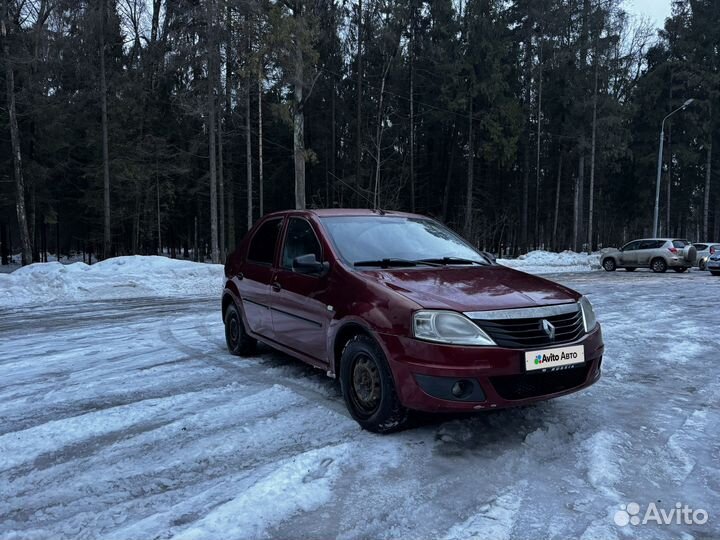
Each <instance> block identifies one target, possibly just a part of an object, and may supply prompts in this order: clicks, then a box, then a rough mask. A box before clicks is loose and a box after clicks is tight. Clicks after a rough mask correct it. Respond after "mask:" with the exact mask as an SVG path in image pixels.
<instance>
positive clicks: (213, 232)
mask: <svg viewBox="0 0 720 540" xmlns="http://www.w3.org/2000/svg"><path fill="white" fill-rule="evenodd" d="M207 5H208V13H207V15H208V21H207V32H208V40H207V41H208V44H207V45H208V49H207V54H208V59H207V64H208V95H207V99H208V146H209V149H208V154H209V158H210V256H211V258H212V262H213V263H215V264H217V263H219V262H220V249H219V246H218V207H217V206H218V201H217V163H216V156H217V154H216V149H215V140H216V137H217V133H216V131H217V130H216V126H215V122H216V118H215V115H216V106H215V105H216V104H215V89H216V88H217V86H216V69H217V68H216V66H217V62H216V60H217V58H216V48H215V39H214V32H215V28H214V23H215V9H214V0H208V4H207Z"/></svg>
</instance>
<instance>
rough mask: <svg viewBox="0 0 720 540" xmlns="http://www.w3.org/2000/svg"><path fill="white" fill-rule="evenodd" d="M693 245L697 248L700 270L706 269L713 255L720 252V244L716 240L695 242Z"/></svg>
mask: <svg viewBox="0 0 720 540" xmlns="http://www.w3.org/2000/svg"><path fill="white" fill-rule="evenodd" d="M693 246H695V249H697V267H698V268H699V269H700V270H705V269H706V267H707V262H708V259H709V258H710V256H711V255H714V254H715V253H716V252H720V244H717V243H714V242H695V243H694V244H693Z"/></svg>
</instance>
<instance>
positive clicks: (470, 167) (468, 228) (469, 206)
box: [463, 96, 475, 240]
mask: <svg viewBox="0 0 720 540" xmlns="http://www.w3.org/2000/svg"><path fill="white" fill-rule="evenodd" d="M468 101H469V102H470V103H469V106H468V162H467V190H466V192H465V224H464V226H463V232H464V234H465V238H467V239H468V240H470V235H471V234H472V213H473V174H474V171H475V141H474V139H473V100H472V96H470V99H469V100H468Z"/></svg>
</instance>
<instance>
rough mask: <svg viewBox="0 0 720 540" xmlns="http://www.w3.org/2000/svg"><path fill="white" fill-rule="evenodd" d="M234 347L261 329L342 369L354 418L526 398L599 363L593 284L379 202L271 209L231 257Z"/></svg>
mask: <svg viewBox="0 0 720 540" xmlns="http://www.w3.org/2000/svg"><path fill="white" fill-rule="evenodd" d="M225 276H226V278H227V279H226V284H225V290H224V294H223V299H222V313H223V320H224V322H225V336H226V341H227V346H228V349H229V350H230V352H231V353H233V354H237V355H249V354H252V352H253V349H254V346H255V344H256V342H257V340H260V341H262V342H264V343H266V344H268V345H270V346H271V347H274V348H276V349H279V350H281V351H284V352H285V353H287V354H289V355H291V356H294V357H296V358H298V359H300V360H302V361H304V362H307V363H308V364H311V365H312V366H315V367H317V368H320V369H322V370H324V371H326V373H327V374H328V375H329V376H330V377H337V378H339V379H340V386H341V390H342V395H343V398H344V400H345V403H346V405H347V408H348V409H349V411H350V414H351V415H352V416H353V418H354V419H355V420H356V421H357V422H358V423H359V424H360V425H361V426H362V427H363V428H365V429H368V430H371V431H375V432H389V431H393V430H396V429H398V428H400V427H401V426H402V425H403V424H404V423H405V422H406V420H407V417H408V410H410V409H415V410H421V411H479V410H487V409H495V408H501V407H511V406H516V405H525V404H527V403H531V402H534V401H539V400H544V399H549V398H554V397H557V396H561V395H564V394H568V393H571V392H574V391H577V390H580V389H582V388H585V387H587V386H589V385H591V384H593V383H594V382H596V381H597V380H598V379H599V377H600V366H601V362H602V354H603V340H602V335H601V331H600V325H599V324H598V323H597V321H596V319H595V315H594V313H593V309H592V306H591V304H590V302H589V301H588V300H587V298H584V297H583V296H581V295H580V294H578V293H577V292H575V291H572V290H570V289H568V288H566V287H563V286H561V285H558V284H556V283H553V282H551V281H547V280H545V279H542V278H539V277H536V276H531V275H528V274H524V273H522V272H518V271H516V270H512V269H510V268H505V267H503V266H499V265H496V264H494V263H493V262H491V261H490V260H489V259H487V258H486V257H485V256H483V255H482V254H481V253H480V252H478V251H476V250H475V249H474V248H473V247H472V246H470V245H469V244H467V243H466V242H465V241H464V240H463V239H462V238H460V237H459V236H457V235H456V234H455V233H453V232H452V231H450V230H449V229H447V228H446V227H444V226H443V225H441V224H439V223H437V222H436V221H433V220H431V219H428V218H425V217H422V216H418V215H412V214H402V213H395V212H383V211H370V210H337V209H336V210H308V211H287V212H279V213H275V214H270V215H267V216H265V217H264V218H262V219H261V220H260V221H258V223H256V224H255V226H254V227H253V228H252V230H250V232H249V233H248V234H247V236H246V237H245V238H244V239H243V241H242V243H241V244H240V247H239V248H238V249H237V250H236V251H235V252H234V253H232V254H231V255H230V256H229V257H228V260H227V262H226V265H225Z"/></svg>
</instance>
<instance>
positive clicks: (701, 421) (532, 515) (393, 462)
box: [0, 261, 720, 540]
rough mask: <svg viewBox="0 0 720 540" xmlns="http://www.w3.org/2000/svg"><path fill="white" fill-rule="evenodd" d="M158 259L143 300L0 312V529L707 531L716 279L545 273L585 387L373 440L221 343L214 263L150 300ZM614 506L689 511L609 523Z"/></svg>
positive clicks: (342, 533) (299, 374) (311, 391)
mask: <svg viewBox="0 0 720 540" xmlns="http://www.w3.org/2000/svg"><path fill="white" fill-rule="evenodd" d="M140 262H142V261H140ZM165 264H166V263H165V262H164V261H163V262H162V265H161V266H165ZM183 264H185V263H183ZM187 264H192V263H187ZM174 265H175V262H171V263H167V268H163V269H156V270H157V271H156V272H151V273H149V274H148V275H152V276H158V277H157V281H154V280H155V278H153V279H152V280H149V279H147V276H146V281H148V282H149V283H145V285H144V286H143V288H142V289H139V290H140V291H141V292H142V294H145V293H147V292H148V291H150V292H151V293H152V294H153V295H154V296H155V297H154V298H143V297H136V298H130V297H125V298H117V299H114V300H111V301H108V300H99V301H98V300H95V301H90V300H88V299H87V298H86V297H84V296H83V297H82V302H81V303H73V302H69V301H68V297H65V301H63V302H48V303H45V304H44V305H43V306H42V307H38V306H30V305H29V304H32V303H33V302H28V307H15V308H13V309H0V493H2V494H3V496H2V497H0V538H18V539H20V538H22V539H25V538H33V539H34V538H53V539H64V538H68V539H70V538H99V537H102V538H115V539H128V538H173V537H177V538H187V539H210V538H218V537H222V538H228V539H231V538H237V539H252V538H339V539H361V538H400V539H405V538H428V539H435V538H438V539H440V538H446V539H450V540H455V539H458V540H459V539H470V538H479V539H491V538H492V539H495V538H497V539H502V538H504V539H515V538H517V539H523V540H534V539H542V538H583V539H585V540H593V539H600V540H602V539H613V538H615V539H619V540H622V539H626V538H633V539H635V538H637V539H640V540H643V539H647V540H650V539H653V540H669V539H671V538H679V537H683V538H697V539H700V538H720V524H719V520H718V512H719V511H720V440H719V439H718V437H717V433H718V432H719V431H720V416H719V414H718V412H719V408H720V404H719V402H718V398H717V389H718V388H720V375H719V374H718V369H717V361H716V359H717V346H716V344H715V343H714V341H715V340H714V338H713V336H715V334H716V332H717V328H718V325H719V324H720V312H719V311H718V310H717V305H716V301H715V297H714V296H715V295H712V294H708V291H711V290H714V289H715V288H717V287H718V286H720V280H719V279H718V278H712V277H711V276H709V275H708V274H707V273H705V272H698V271H693V272H690V273H689V274H674V273H672V274H664V275H655V274H652V273H650V272H644V271H638V272H635V273H633V274H629V273H625V272H616V273H612V274H608V273H605V272H595V273H577V274H558V275H555V276H553V279H556V280H558V281H560V282H561V283H563V284H565V285H568V286H570V287H573V288H575V289H577V290H579V291H580V292H582V293H584V294H586V295H588V297H589V298H590V299H591V300H592V301H593V303H594V305H595V308H596V311H597V313H598V317H599V319H600V320H601V322H602V323H603V331H604V335H605V340H606V355H605V359H604V376H603V378H602V379H601V380H600V381H599V382H598V383H597V384H596V385H594V386H593V387H591V388H589V389H588V390H586V391H583V392H580V393H577V394H573V395H570V396H566V397H564V398H561V399H557V400H554V401H550V402H545V403H541V404H538V405H535V406H531V407H525V408H522V409H513V410H503V411H492V412H485V413H482V414H477V415H474V416H421V417H420V418H419V419H418V421H417V425H416V426H415V427H414V428H413V429H409V430H407V431H404V432H402V433H398V434H394V435H389V436H378V435H373V434H370V433H367V432H364V431H362V430H360V429H359V427H358V426H357V424H356V423H355V422H353V421H352V420H351V419H350V418H349V416H348V414H347V412H346V410H345V407H344V405H343V403H342V399H341V397H340V395H339V388H338V385H337V384H336V382H335V381H333V380H331V379H328V378H327V377H326V376H325V375H324V374H323V373H322V372H320V371H317V370H313V369H312V368H310V367H307V366H305V365H304V364H302V363H300V362H298V361H295V360H293V359H291V358H288V357H286V356H284V355H282V354H279V353H276V352H273V351H272V350H270V349H268V348H266V347H262V348H260V349H259V351H258V355H257V356H256V357H253V358H247V359H240V358H236V357H233V356H230V355H229V354H228V353H227V352H226V350H225V346H224V339H223V328H222V323H221V320H220V314H219V312H218V302H217V294H216V293H214V290H215V287H216V281H217V280H216V277H217V276H216V275H214V273H215V272H216V270H213V268H212V267H211V268H210V269H205V270H197V269H195V270H190V271H195V272H200V274H198V275H196V276H195V277H194V278H192V279H188V282H189V281H193V280H194V281H195V282H196V283H195V291H196V294H195V296H194V297H187V296H184V295H178V296H177V297H174V298H173V297H171V295H174V294H175V293H176V292H177V290H176V289H174V290H172V291H169V292H167V294H166V295H165V296H162V295H161V291H162V287H163V286H166V285H168V286H169V282H168V281H165V283H164V284H163V280H169V279H170V277H169V276H170V275H171V274H172V273H173V272H177V274H176V275H180V274H181V273H182V272H181V271H180V270H179V267H174ZM98 266H99V265H98ZM122 266H124V265H119V264H115V263H112V264H111V267H112V268H113V270H112V272H110V270H109V269H108V273H113V272H114V276H115V279H116V280H117V281H116V282H117V283H120V282H122V280H123V279H126V280H135V279H137V277H139V276H140V275H141V274H142V271H141V270H138V267H136V266H135V265H132V267H130V266H126V265H125V268H127V269H128V270H129V271H128V272H127V274H128V275H133V276H137V277H132V278H130V277H122V276H123V272H124V270H123V268H122ZM139 266H141V265H139ZM101 268H102V267H101ZM193 268H194V267H193ZM54 271H55V272H58V271H57V270H54ZM91 271H92V270H81V272H84V273H88V272H91ZM69 272H71V273H72V272H73V270H71V271H69ZM203 272H204V274H203ZM58 273H59V272H58ZM88 281H89V282H90V284H91V285H92V284H93V283H94V284H95V285H98V282H97V281H96V282H92V280H88ZM203 281H205V282H203ZM185 286H186V285H182V284H180V285H178V289H179V290H182V288H183V287H185ZM22 290H23V289H17V291H18V292H19V293H20V292H22ZM69 290H70V291H73V290H74V289H73V287H69ZM191 291H192V290H191V289H190V288H187V289H185V291H184V292H185V294H189V293H190V292H191ZM668 291H671V297H669V296H668V295H669V293H668ZM210 293H212V294H210ZM25 294H26V296H25V298H26V299H30V300H32V299H31V298H30V297H31V296H32V295H31V294H30V293H25ZM63 294H64V293H63ZM72 294H80V293H75V292H72ZM83 294H85V293H83ZM81 296H82V295H81ZM58 298H59V297H58ZM669 298H671V301H669V300H668V299H669ZM6 303H7V302H6ZM630 502H637V503H638V504H640V505H641V507H643V508H644V507H646V506H647V504H649V503H650V502H655V503H656V504H657V505H658V506H659V507H661V508H665V509H668V510H669V509H672V508H673V507H674V505H675V503H677V502H681V503H683V504H687V505H689V506H691V507H692V508H702V509H705V510H706V511H707V512H708V513H709V515H710V519H709V521H708V523H706V524H705V525H677V524H673V525H669V526H659V525H655V524H648V525H639V526H632V525H627V526H625V527H620V526H618V525H616V524H615V522H614V520H613V516H614V515H615V513H616V512H617V511H618V510H620V505H623V504H628V503H630Z"/></svg>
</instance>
